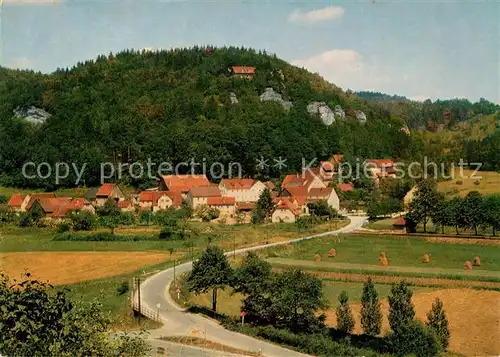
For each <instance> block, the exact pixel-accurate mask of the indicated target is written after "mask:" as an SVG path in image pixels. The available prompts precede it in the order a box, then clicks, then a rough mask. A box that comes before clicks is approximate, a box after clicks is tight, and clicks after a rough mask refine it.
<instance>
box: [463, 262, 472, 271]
mask: <svg viewBox="0 0 500 357" xmlns="http://www.w3.org/2000/svg"><path fill="white" fill-rule="evenodd" d="M464 269H465V270H471V269H472V263H471V262H470V261H468V260H467V261H466V262H465V263H464Z"/></svg>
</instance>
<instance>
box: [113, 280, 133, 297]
mask: <svg viewBox="0 0 500 357" xmlns="http://www.w3.org/2000/svg"><path fill="white" fill-rule="evenodd" d="M129 290H130V287H129V283H128V281H122V283H121V284H120V285H118V288H116V292H117V293H118V295H123V294H126V293H128V292H129Z"/></svg>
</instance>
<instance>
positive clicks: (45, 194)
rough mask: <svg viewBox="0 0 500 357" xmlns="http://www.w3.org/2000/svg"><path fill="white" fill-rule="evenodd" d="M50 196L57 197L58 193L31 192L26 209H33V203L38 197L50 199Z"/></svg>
mask: <svg viewBox="0 0 500 357" xmlns="http://www.w3.org/2000/svg"><path fill="white" fill-rule="evenodd" d="M48 198H56V194H55V193H53V192H42V193H33V194H31V195H30V199H29V201H28V204H27V205H26V210H27V211H29V210H30V209H31V206H33V203H35V201H36V200H37V199H48Z"/></svg>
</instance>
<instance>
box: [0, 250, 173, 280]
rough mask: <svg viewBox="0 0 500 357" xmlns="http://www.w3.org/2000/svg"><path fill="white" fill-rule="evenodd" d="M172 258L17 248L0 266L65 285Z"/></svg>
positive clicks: (2, 257) (16, 275) (2, 258)
mask: <svg viewBox="0 0 500 357" xmlns="http://www.w3.org/2000/svg"><path fill="white" fill-rule="evenodd" d="M174 255H175V254H174ZM168 259H169V254H168V253H156V252H155V253H150V252H16V253H1V254H0V264H1V265H0V270H1V271H3V272H6V273H7V275H9V276H10V277H11V278H13V279H18V278H20V277H21V275H22V274H23V273H24V272H30V273H31V274H32V275H33V276H34V277H35V278H37V279H40V280H44V281H47V280H48V281H49V282H50V283H51V284H53V285H64V284H71V283H77V282H80V281H84V280H92V279H99V278H103V277H109V276H114V275H119V274H121V273H124V272H130V271H134V270H137V269H140V268H141V267H144V266H148V265H154V264H158V263H161V262H163V261H165V260H168Z"/></svg>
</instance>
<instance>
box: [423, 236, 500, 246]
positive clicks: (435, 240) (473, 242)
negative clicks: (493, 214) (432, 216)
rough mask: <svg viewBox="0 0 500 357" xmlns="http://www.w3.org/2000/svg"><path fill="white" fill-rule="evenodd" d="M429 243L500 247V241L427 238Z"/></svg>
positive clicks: (491, 239)
mask: <svg viewBox="0 0 500 357" xmlns="http://www.w3.org/2000/svg"><path fill="white" fill-rule="evenodd" d="M425 241H426V242H429V243H448V244H470V245H500V239H493V238H487V239H478V238H448V237H446V238H445V237H426V238H425Z"/></svg>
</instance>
